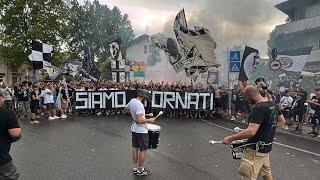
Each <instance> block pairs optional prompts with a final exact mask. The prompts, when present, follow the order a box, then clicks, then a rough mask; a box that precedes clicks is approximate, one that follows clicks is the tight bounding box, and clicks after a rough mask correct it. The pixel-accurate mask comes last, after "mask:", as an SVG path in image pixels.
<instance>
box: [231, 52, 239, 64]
mask: <svg viewBox="0 0 320 180" xmlns="http://www.w3.org/2000/svg"><path fill="white" fill-rule="evenodd" d="M235 61H240V51H230V62H235Z"/></svg>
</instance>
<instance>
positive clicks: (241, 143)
mask: <svg viewBox="0 0 320 180" xmlns="http://www.w3.org/2000/svg"><path fill="white" fill-rule="evenodd" d="M246 146H247V139H242V140H237V141H232V143H231V144H230V147H231V150H232V157H233V159H241V158H242V156H243V151H244V149H245V148H246Z"/></svg>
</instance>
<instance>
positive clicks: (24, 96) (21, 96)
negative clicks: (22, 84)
mask: <svg viewBox="0 0 320 180" xmlns="http://www.w3.org/2000/svg"><path fill="white" fill-rule="evenodd" d="M28 95H29V91H28V90H23V89H21V90H20V91H19V93H18V100H19V101H29V96H28Z"/></svg>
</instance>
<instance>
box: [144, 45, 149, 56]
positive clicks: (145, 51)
mask: <svg viewBox="0 0 320 180" xmlns="http://www.w3.org/2000/svg"><path fill="white" fill-rule="evenodd" d="M144 53H145V54H147V53H148V46H147V45H144Z"/></svg>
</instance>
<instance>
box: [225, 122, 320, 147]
mask: <svg viewBox="0 0 320 180" xmlns="http://www.w3.org/2000/svg"><path fill="white" fill-rule="evenodd" d="M222 119H223V120H227V121H229V122H232V123H235V124H241V125H247V122H245V123H243V122H241V121H237V120H235V121H231V120H230V119H226V118H222ZM276 132H277V133H281V134H286V135H290V136H294V137H299V138H301V139H304V140H308V141H313V142H320V138H318V139H315V138H312V137H309V136H307V135H298V134H293V133H290V132H287V131H284V130H282V129H279V128H277V130H276Z"/></svg>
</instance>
